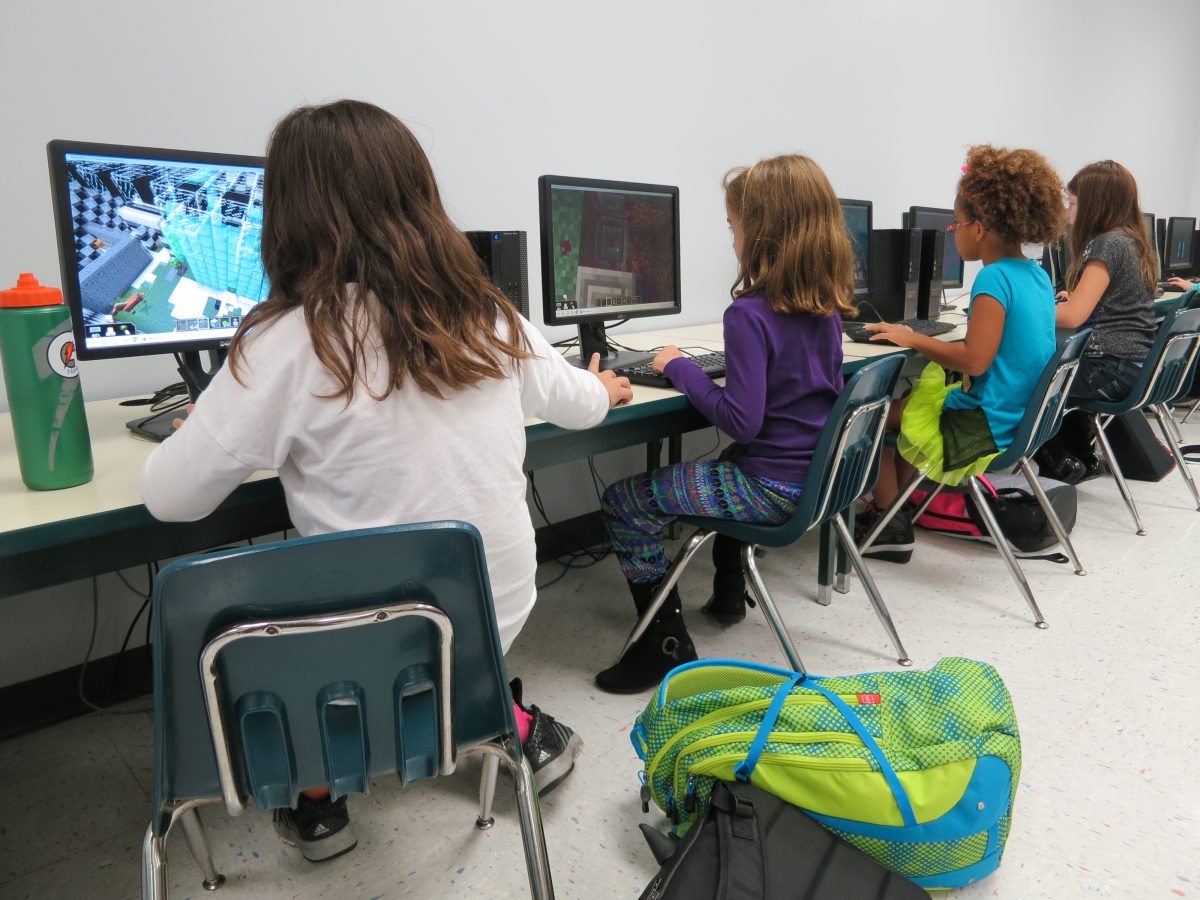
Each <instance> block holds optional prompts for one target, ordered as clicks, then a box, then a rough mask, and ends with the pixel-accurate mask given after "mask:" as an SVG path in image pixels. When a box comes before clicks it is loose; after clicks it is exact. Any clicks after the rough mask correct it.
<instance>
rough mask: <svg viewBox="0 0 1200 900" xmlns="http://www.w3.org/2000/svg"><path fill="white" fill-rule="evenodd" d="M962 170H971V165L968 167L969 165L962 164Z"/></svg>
mask: <svg viewBox="0 0 1200 900" xmlns="http://www.w3.org/2000/svg"><path fill="white" fill-rule="evenodd" d="M962 170H963V172H970V171H971V167H970V166H963V167H962Z"/></svg>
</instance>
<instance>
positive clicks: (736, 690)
mask: <svg viewBox="0 0 1200 900" xmlns="http://www.w3.org/2000/svg"><path fill="white" fill-rule="evenodd" d="M630 738H631V739H632V741H633V746H634V748H635V749H636V750H637V753H638V756H639V757H641V759H642V761H643V762H644V763H645V769H644V770H643V772H642V773H641V775H640V777H641V779H642V799H643V809H645V810H648V809H649V800H650V799H653V800H654V802H655V803H657V804H658V806H659V807H660V808H661V809H663V810H664V811H665V812H666V813H667V814H668V815H669V816H670V817H671V819H672V821H673V822H674V823H675V825H676V829H675V830H676V832H677V833H678V834H684V833H686V831H687V829H688V828H689V827H691V825H692V824H694V823H695V822H696V821H697V820H698V819H699V817H700V816H702V815H703V814H704V813H705V811H706V807H707V804H708V798H709V795H710V793H711V792H712V787H713V783H714V782H715V781H717V780H721V781H743V782H749V783H751V784H754V785H756V786H757V787H760V788H762V789H763V790H766V791H769V792H771V793H772V794H775V795H776V796H778V797H781V798H783V799H784V800H786V801H788V802H789V803H792V804H794V805H796V806H798V807H800V808H801V809H803V810H804V811H805V812H807V813H808V814H809V815H811V816H812V817H813V818H815V819H816V820H817V821H818V822H820V823H821V824H822V825H824V826H825V827H826V828H828V829H829V830H830V831H832V832H833V833H834V834H836V835H838V836H839V837H841V838H842V839H844V840H845V841H847V842H848V843H850V844H852V845H853V846H855V847H857V848H858V849H860V850H862V851H863V852H864V853H866V854H867V855H868V856H871V857H872V858H874V859H875V860H877V861H879V862H880V863H882V864H883V865H885V866H887V867H888V868H889V869H892V870H894V871H896V872H899V873H900V874H901V875H904V876H905V877H907V878H910V879H912V880H913V881H915V882H916V883H917V884H918V885H920V886H921V887H924V888H927V889H938V888H956V887H962V886H963V885H966V884H970V883H972V882H974V881H978V880H979V879H981V878H983V877H985V876H986V875H990V874H991V873H992V872H993V871H995V869H996V867H997V866H998V865H999V864H1000V856H1001V854H1002V852H1003V849H1004V842H1005V840H1006V839H1007V837H1008V830H1009V826H1010V824H1011V822H1012V802H1013V797H1014V796H1015V794H1016V789H1017V780H1018V778H1019V777H1020V774H1021V739H1020V735H1019V734H1018V733H1017V722H1016V718H1015V715H1014V713H1013V706H1012V700H1011V698H1010V697H1009V695H1008V690H1007V689H1006V688H1005V686H1004V682H1003V681H1001V679H1000V675H999V674H998V673H997V672H996V670H995V669H994V668H992V667H991V666H989V665H987V664H986V663H981V662H975V661H973V660H969V659H957V658H949V659H943V660H942V661H941V662H939V663H938V664H937V665H936V666H934V667H933V668H932V669H931V670H930V671H928V672H874V673H870V674H864V675H849V676H845V677H834V678H825V677H817V676H814V675H807V676H806V675H801V674H798V673H796V672H789V671H787V670H784V669H776V668H772V667H770V666H763V665H758V664H756V663H749V662H740V661H737V660H700V661H699V662H693V663H687V664H685V665H682V666H679V667H677V668H675V669H673V670H672V671H671V672H670V673H669V674H668V675H667V677H666V678H665V679H664V680H663V683H662V685H661V687H660V688H659V690H658V692H657V693H656V694H655V696H654V697H653V698H652V699H651V700H650V702H649V704H647V706H646V709H645V710H644V711H643V712H642V714H641V715H640V716H638V719H637V722H636V723H635V725H634V727H633V731H632V733H631V734H630Z"/></svg>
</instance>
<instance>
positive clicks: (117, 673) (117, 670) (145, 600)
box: [113, 563, 157, 691]
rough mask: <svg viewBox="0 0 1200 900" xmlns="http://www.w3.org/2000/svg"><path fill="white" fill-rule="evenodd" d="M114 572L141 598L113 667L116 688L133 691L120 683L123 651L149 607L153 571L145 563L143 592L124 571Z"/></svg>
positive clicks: (147, 631)
mask: <svg viewBox="0 0 1200 900" xmlns="http://www.w3.org/2000/svg"><path fill="white" fill-rule="evenodd" d="M154 565H155V566H157V563H155V564H154ZM115 574H116V576H117V577H118V578H119V579H121V582H122V583H123V584H124V585H125V587H127V588H129V590H130V592H131V593H133V594H135V595H136V596H138V597H141V598H142V605H141V606H139V607H138V611H137V612H136V613H134V614H133V618H132V619H131V620H130V621H129V627H128V628H127V629H125V638H124V639H123V640H122V641H121V649H120V650H118V651H117V662H116V664H115V665H114V667H113V684H114V685H115V686H116V687H117V689H118V690H123V691H134V690H136V689H135V688H131V687H129V686H128V685H126V684H123V683H122V681H121V666H122V663H123V662H124V660H125V651H126V650H127V649H128V647H129V639H130V638H131V637H132V636H133V629H134V626H136V625H137V623H138V619H140V618H141V617H142V613H143V612H145V611H146V610H147V608H149V606H150V598H151V597H152V596H153V593H154V575H155V572H154V570H153V569H152V568H151V563H146V581H147V588H146V593H144V594H143V593H142V592H141V591H139V590H138V589H137V588H136V587H134V586H133V585H132V584H130V583H129V579H127V578H126V577H125V575H124V573H122V572H119V571H118V572H116V573H115ZM149 645H150V616H147V617H146V646H149Z"/></svg>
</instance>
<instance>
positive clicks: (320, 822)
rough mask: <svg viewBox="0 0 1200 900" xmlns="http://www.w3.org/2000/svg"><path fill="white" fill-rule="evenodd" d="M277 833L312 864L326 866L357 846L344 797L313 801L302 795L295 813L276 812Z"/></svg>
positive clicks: (280, 810)
mask: <svg viewBox="0 0 1200 900" xmlns="http://www.w3.org/2000/svg"><path fill="white" fill-rule="evenodd" d="M275 832H276V833H277V834H278V835H279V839H280V840H281V841H283V842H284V843H285V844H287V845H288V846H289V847H296V848H298V849H299V850H300V852H301V853H302V854H303V855H304V858H305V859H307V860H308V861H309V862H325V861H326V860H330V859H334V858H336V857H339V856H341V855H342V854H343V853H349V852H350V851H351V850H353V849H354V848H355V847H356V846H358V836H357V835H355V833H354V826H353V825H351V824H350V813H349V812H348V811H347V810H346V798H345V797H338V799H336V800H310V799H308V798H307V797H305V796H304V795H303V794H301V795H300V802H299V803H298V804H297V806H296V808H295V809H277V810H275Z"/></svg>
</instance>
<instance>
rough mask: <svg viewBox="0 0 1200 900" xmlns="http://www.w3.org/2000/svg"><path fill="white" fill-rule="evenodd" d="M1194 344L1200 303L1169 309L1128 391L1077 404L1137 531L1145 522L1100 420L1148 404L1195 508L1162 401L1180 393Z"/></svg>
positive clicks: (1198, 344) (1199, 502) (1197, 345)
mask: <svg viewBox="0 0 1200 900" xmlns="http://www.w3.org/2000/svg"><path fill="white" fill-rule="evenodd" d="M1198 349H1200V309H1186V310H1183V311H1182V312H1181V311H1178V310H1172V311H1171V312H1168V313H1167V314H1166V316H1164V317H1163V320H1162V323H1161V324H1160V325H1159V326H1158V333H1157V334H1156V335H1155V337H1154V343H1153V344H1152V345H1151V347H1150V352H1149V353H1148V354H1147V355H1146V361H1145V362H1144V363H1143V364H1142V372H1141V374H1140V375H1139V376H1138V379H1137V381H1135V382H1134V383H1133V387H1131V388H1130V389H1129V396H1127V397H1126V398H1125V399H1124V400H1118V401H1114V402H1108V401H1104V400H1088V401H1085V402H1083V403H1080V404H1079V409H1082V410H1084V411H1085V412H1087V413H1088V416H1089V418H1090V419H1091V422H1092V431H1093V432H1094V433H1095V435H1096V440H1097V443H1099V445H1100V452H1101V453H1102V454H1103V456H1104V462H1105V464H1106V465H1107V466H1108V471H1109V472H1111V473H1112V476H1113V480H1115V481H1116V483H1117V490H1119V491H1120V492H1121V497H1122V499H1123V500H1124V501H1125V505H1126V507H1128V508H1129V514H1130V515H1131V516H1133V522H1134V525H1135V526H1136V527H1137V533H1138V534H1145V533H1146V527H1145V526H1144V525H1143V524H1142V517H1141V515H1140V514H1139V513H1138V508H1137V505H1136V504H1135V503H1134V502H1133V494H1132V493H1131V492H1130V490H1129V485H1128V484H1127V483H1126V481H1125V476H1124V475H1123V474H1121V467H1120V466H1119V465H1118V464H1117V460H1116V457H1115V456H1114V455H1113V452H1112V446H1111V445H1110V444H1109V443H1108V438H1107V436H1106V435H1105V434H1104V426H1105V425H1106V424H1107V423H1108V422H1109V420H1110V419H1112V417H1113V416H1119V415H1121V414H1123V413H1127V412H1129V411H1131V410H1135V409H1148V410H1149V411H1150V412H1151V413H1152V414H1153V415H1154V418H1155V419H1156V420H1157V421H1158V427H1159V429H1160V430H1161V431H1162V435H1163V438H1164V439H1165V441H1166V444H1167V448H1168V449H1169V450H1170V451H1171V455H1172V456H1173V457H1174V458H1175V468H1176V469H1178V470H1179V474H1180V475H1181V476H1182V478H1183V480H1184V482H1185V483H1186V484H1187V486H1188V490H1189V491H1190V492H1191V494H1192V502H1194V503H1195V504H1196V509H1200V493H1197V491H1196V482H1195V479H1193V478H1192V473H1191V471H1190V470H1189V469H1188V464H1187V461H1186V460H1185V459H1184V458H1183V454H1182V453H1181V452H1180V450H1179V443H1178V440H1177V435H1176V434H1173V433H1172V431H1171V426H1170V425H1168V424H1167V420H1168V419H1170V418H1171V411H1170V409H1169V408H1168V407H1167V404H1168V403H1170V402H1171V401H1172V400H1174V399H1175V398H1176V397H1178V396H1179V395H1180V394H1181V393H1183V390H1184V388H1186V387H1187V386H1188V384H1189V382H1188V375H1189V373H1191V372H1192V370H1193V367H1194V365H1195V362H1196V358H1197V350H1198ZM1172 424H1173V423H1172Z"/></svg>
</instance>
